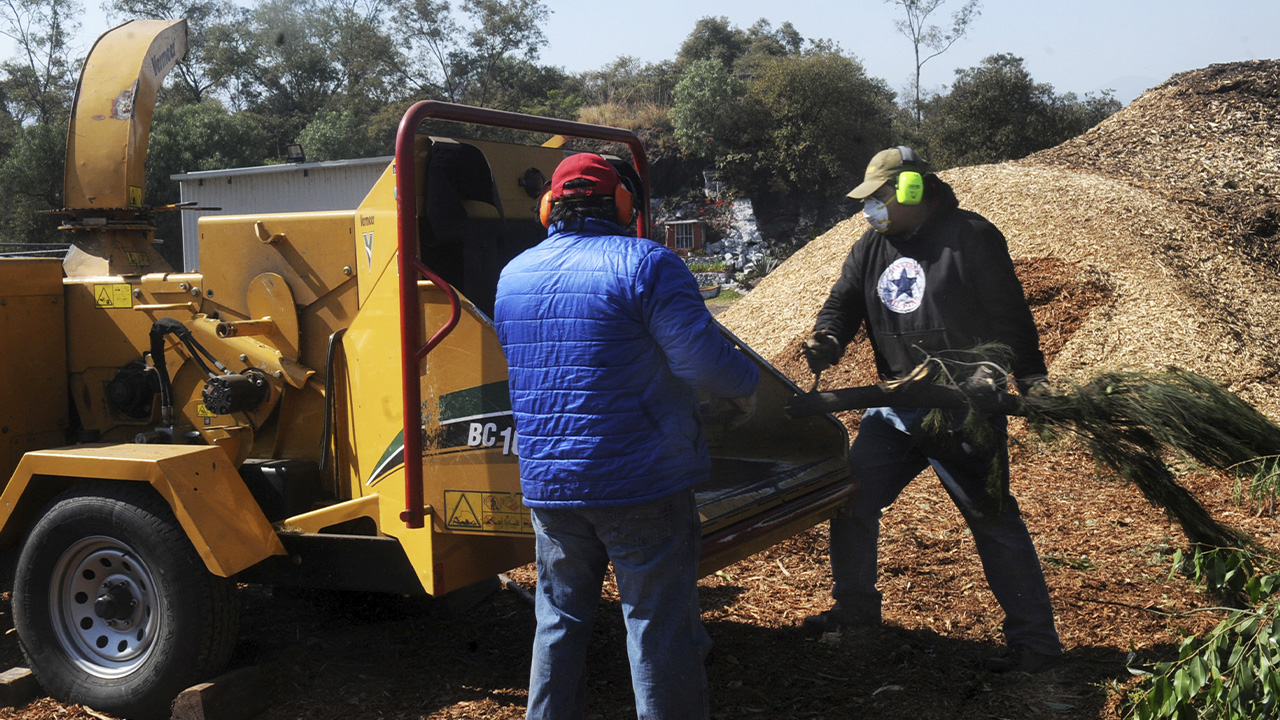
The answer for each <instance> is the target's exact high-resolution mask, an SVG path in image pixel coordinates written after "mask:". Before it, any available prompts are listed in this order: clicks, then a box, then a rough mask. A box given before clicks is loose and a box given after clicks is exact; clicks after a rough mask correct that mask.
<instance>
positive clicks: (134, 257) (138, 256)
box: [125, 252, 151, 268]
mask: <svg viewBox="0 0 1280 720" xmlns="http://www.w3.org/2000/svg"><path fill="white" fill-rule="evenodd" d="M125 256H126V257H128V258H129V264H130V265H132V266H133V267H136V268H143V267H147V266H148V265H150V264H151V259H150V258H148V257H147V254H146V253H142V252H128V253H125Z"/></svg>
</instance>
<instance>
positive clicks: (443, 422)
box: [0, 20, 852, 717]
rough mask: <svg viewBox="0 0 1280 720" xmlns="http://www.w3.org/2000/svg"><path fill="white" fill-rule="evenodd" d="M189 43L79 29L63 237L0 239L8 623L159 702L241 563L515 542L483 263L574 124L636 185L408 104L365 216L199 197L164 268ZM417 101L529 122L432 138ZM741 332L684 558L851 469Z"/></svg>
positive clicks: (360, 585)
mask: <svg viewBox="0 0 1280 720" xmlns="http://www.w3.org/2000/svg"><path fill="white" fill-rule="evenodd" d="M185 42H186V24H185V21H181V20H177V21H134V22H130V23H126V24H125V25H122V26H120V27H118V28H115V29H113V30H111V31H110V32H108V33H106V34H105V35H103V36H102V37H101V38H100V39H99V40H98V41H97V43H96V44H95V45H94V47H93V49H92V50H91V52H90V54H89V56H88V58H87V59H86V62H85V65H84V69H83V74H82V76H81V79H80V83H79V85H78V88H77V91H76V98H75V104H74V109H73V115H72V118H71V122H70V130H69V134H68V145H67V160H66V184H65V202H64V204H65V209H63V210H62V211H60V213H61V218H62V225H61V227H62V229H63V230H64V231H66V233H67V234H68V235H69V236H70V238H71V241H72V242H71V245H72V247H71V249H70V250H69V251H68V253H67V255H66V257H65V259H63V260H61V261H59V260H56V259H3V260H0V348H2V349H0V368H3V370H4V371H5V376H6V377H7V378H9V379H10V382H9V383H8V388H7V390H6V392H5V393H4V394H3V395H0V472H3V475H4V476H5V477H7V478H8V481H7V484H6V485H5V487H4V490H3V495H0V546H3V548H6V549H10V550H11V551H12V552H13V553H16V554H17V559H16V566H15V567H16V570H15V573H14V578H13V617H14V623H15V626H16V628H17V631H18V636H19V638H20V641H21V644H22V648H23V651H24V652H25V654H26V657H27V659H28V661H29V662H30V665H31V667H32V669H33V671H34V672H35V674H36V676H37V679H38V680H39V681H40V683H41V684H42V685H43V687H44V688H45V690H46V691H47V692H48V693H49V694H50V695H52V696H54V697H56V698H59V699H62V700H66V701H70V702H78V703H83V704H86V705H89V706H91V707H95V708H99V709H101V710H105V711H109V712H113V713H116V714H119V715H123V716H128V717H156V716H164V715H166V714H167V712H168V709H169V704H170V702H171V701H172V699H173V698H174V696H175V695H176V694H177V693H179V692H180V691H181V690H183V689H184V688H186V687H188V686H189V685H191V684H193V683H196V682H200V681H203V680H206V679H208V678H210V677H212V676H214V675H216V674H217V673H219V672H220V671H221V670H223V669H224V667H225V665H226V664H227V663H228V662H229V657H230V655H231V651H232V649H233V647H234V645H235V643H236V640H237V619H238V614H237V586H238V584H240V583H263V584H293V585H303V586H311V587H323V588H333V589H344V590H361V591H380V592H387V593H412V594H420V595H421V594H425V595H432V596H439V595H443V594H446V593H449V592H451V591H454V590H458V589H461V588H465V587H468V586H473V585H474V584H476V583H478V582H482V581H485V580H486V579H490V580H491V579H492V578H494V577H495V576H496V575H497V574H499V573H502V572H505V571H507V570H509V569H511V568H514V567H519V566H521V565H524V564H526V563H529V562H530V561H531V560H532V557H533V535H532V530H531V528H530V524H529V514H528V511H527V510H526V509H525V508H524V507H523V505H522V503H521V495H520V482H519V466H518V462H517V455H516V442H515V431H516V428H514V427H513V423H512V416H511V409H510V403H509V399H508V394H507V385H506V380H507V375H506V365H505V363H504V360H503V355H502V351H501V348H500V346H499V344H498V340H497V335H496V333H495V331H494V327H493V324H492V321H491V319H490V316H491V314H492V305H493V297H494V291H495V286H496V282H497V276H498V273H499V271H500V270H501V268H502V266H503V265H504V264H505V263H506V262H507V261H509V260H510V259H511V258H512V257H514V256H515V255H516V254H518V253H519V252H520V251H521V250H523V249H525V248H527V247H530V246H532V245H534V244H536V243H538V242H539V241H541V239H542V238H543V237H545V230H544V228H543V227H542V226H541V224H540V222H539V220H538V213H537V199H538V197H539V195H540V193H541V192H542V190H543V186H544V183H545V182H546V179H547V178H549V177H550V176H551V174H552V171H553V170H554V169H555V167H556V165H557V164H558V163H559V162H560V160H561V159H563V158H564V157H565V156H566V152H567V150H565V149H564V147H563V146H562V143H561V142H560V141H561V140H563V139H564V138H577V139H588V140H593V141H597V142H598V143H603V144H606V145H607V146H608V147H614V148H616V153H617V155H618V157H619V158H621V157H626V158H628V159H627V160H622V159H617V161H616V165H617V167H618V169H619V171H620V172H621V173H622V175H623V176H624V177H626V178H627V179H628V180H629V182H630V183H631V184H632V186H633V187H634V188H635V191H636V194H637V196H638V197H639V198H641V202H639V203H638V206H639V207H640V208H642V209H644V208H646V207H647V205H646V202H645V201H644V200H643V199H644V198H647V197H649V193H648V190H649V186H648V164H647V160H646V156H645V152H644V148H643V147H642V145H641V143H640V142H639V140H638V139H637V137H636V135H635V134H634V133H632V132H629V131H624V130H619V129H616V128H609V127H602V126H596V125H589V124H584V123H578V122H568V121H562V120H555V119H549V118H543V117H533V116H525V115H519V114H514V113H507V112H499V111H492V110H485V109H480V108H472V107H465V106H458V105H450V104H445V103H439V102H429V101H427V102H421V103H418V104H417V105H414V106H413V107H412V108H411V109H410V110H409V111H408V112H407V114H406V115H405V116H404V119H403V120H402V122H401V125H400V128H399V134H398V138H397V144H396V150H395V158H394V161H393V162H391V163H389V165H388V166H387V168H386V169H385V171H384V172H383V173H382V175H381V177H380V178H379V179H378V180H377V181H376V183H375V184H374V185H373V186H372V187H371V188H370V189H369V191H368V194H367V196H366V197H365V198H364V200H363V201H362V202H361V203H360V204H359V206H358V207H357V208H355V209H354V210H344V211H331V212H296V213H280V214H271V215H211V216H206V217H203V218H201V219H200V222H199V268H200V270H201V271H200V272H198V273H194V272H175V271H173V270H172V269H171V268H170V267H169V265H168V264H167V262H166V261H165V260H164V259H163V258H162V256H161V255H160V254H159V253H158V252H157V250H156V247H155V244H156V240H155V238H154V235H155V232H154V225H153V222H152V221H153V218H154V213H155V212H156V211H157V210H158V209H157V208H153V207H150V206H148V205H147V204H146V201H145V198H144V192H143V188H144V166H145V160H146V152H147V140H148V135H149V132H150V123H151V113H152V109H153V106H154V102H155V96H156V92H157V89H158V88H159V86H160V83H161V81H162V79H163V77H164V76H165V74H166V73H167V72H168V71H169V70H170V69H171V68H172V67H173V66H174V64H175V63H176V62H178V61H179V60H180V59H181V58H182V56H183V54H184V52H185ZM427 120H432V121H435V120H441V121H451V122H452V123H455V124H453V125H450V127H459V126H476V127H482V128H504V129H507V130H510V131H521V133H523V135H528V136H530V137H532V138H534V139H533V140H532V141H531V142H530V143H528V144H518V143H509V142H505V141H503V142H497V141H480V140H462V139H454V138H445V137H433V136H430V135H427V134H423V133H422V132H421V128H422V126H423V123H424V121H427ZM459 124H464V125H459ZM523 135H522V136H523ZM649 222H650V219H649V218H648V217H646V216H645V213H643V212H642V213H641V216H640V218H639V220H638V227H639V233H641V234H643V233H645V232H646V230H647V227H648V223H649ZM726 333H727V331H726ZM730 337H731V339H732V336H730ZM735 342H737V341H736V339H735ZM738 345H739V346H740V347H741V350H742V352H744V353H746V354H747V355H748V356H750V357H751V358H753V359H754V361H755V362H757V363H758V364H759V365H760V368H761V371H762V372H761V374H762V375H763V380H762V382H761V386H760V390H759V409H758V411H757V412H756V414H755V415H754V416H753V417H752V419H751V420H750V421H748V422H747V423H746V424H745V425H743V426H741V427H738V428H736V429H734V430H732V431H728V430H726V429H725V428H724V427H723V424H722V423H721V422H720V421H719V420H717V419H716V418H715V417H714V416H712V415H710V414H708V416H707V417H706V419H705V422H706V425H707V436H708V438H709V442H710V445H711V447H712V454H713V456H714V460H713V466H714V467H713V476H712V478H711V479H710V480H709V482H707V483H706V484H705V485H703V486H701V487H700V488H699V490H698V493H697V495H698V504H699V508H700V510H701V513H702V517H703V519H704V537H705V548H704V554H703V560H702V567H701V569H702V571H703V573H711V572H714V571H715V570H717V569H719V568H722V567H724V566H726V565H727V564H729V563H732V562H735V561H737V560H739V559H741V558H744V557H746V556H748V555H750V554H752V553H754V552H757V551H759V550H761V549H763V548H766V547H768V546H770V545H772V544H774V543H776V542H778V541H779V540H781V539H784V538H786V537H788V536H790V535H793V534H795V533H796V532H799V531H801V530H803V529H805V528H808V527H810V526H812V525H814V524H816V523H818V522H820V521H822V520H823V519H825V518H826V517H829V515H830V514H831V512H832V510H833V508H834V507H835V506H837V505H838V504H839V503H841V502H842V501H843V500H844V499H845V498H846V497H847V496H848V494H849V493H850V492H851V490H852V487H851V480H850V477H849V472H848V469H847V465H846V459H845V451H846V447H847V436H846V433H845V431H844V428H843V427H842V426H841V425H840V424H839V423H838V422H837V421H836V420H835V419H834V418H832V417H831V416H829V415H828V416H818V417H809V418H803V419H792V418H789V417H788V416H787V415H786V414H785V412H784V409H783V408H784V405H785V403H786V402H787V400H788V399H789V398H791V397H793V396H794V395H795V394H796V392H797V388H796V387H795V386H794V385H793V384H792V383H791V382H790V381H788V380H787V379H786V378H785V377H783V376H782V375H781V374H780V373H778V372H777V371H776V370H775V369H774V368H772V367H771V366H769V365H768V363H766V362H764V361H763V360H761V359H760V358H759V357H758V356H757V355H756V354H755V353H753V352H752V351H751V350H750V349H749V348H747V347H745V346H743V345H742V344H741V343H740V342H738Z"/></svg>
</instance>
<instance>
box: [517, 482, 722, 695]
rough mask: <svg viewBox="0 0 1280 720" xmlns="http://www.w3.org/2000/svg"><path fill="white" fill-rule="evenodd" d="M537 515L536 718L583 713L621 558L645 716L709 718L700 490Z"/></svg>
mask: <svg viewBox="0 0 1280 720" xmlns="http://www.w3.org/2000/svg"><path fill="white" fill-rule="evenodd" d="M532 515H533V529H534V533H535V536H536V538H537V561H538V587H537V592H536V593H535V598H536V610H535V614H536V616H537V620H538V628H537V632H536V633H535V635H534V639H533V665H532V668H531V670H530V673H529V705H528V711H527V713H526V717H527V718H529V719H530V720H535V719H536V720H577V719H579V718H582V717H583V715H584V712H585V707H586V679H585V677H584V675H585V673H584V670H585V667H584V665H585V663H586V659H587V644H588V643H589V641H590V640H591V625H592V619H593V617H594V614H595V609H596V606H597V605H598V604H599V602H600V590H601V587H602V585H603V583H604V576H605V572H606V570H607V569H608V565H609V562H610V561H612V562H613V571H614V576H615V577H616V579H617V582H618V594H619V595H620V596H621V598H622V615H623V620H624V621H625V623H626V627H627V657H628V658H629V659H630V662H631V684H632V689H633V690H634V691H635V697H636V715H637V717H638V718H639V720H672V719H675V718H681V719H684V718H689V719H696V720H705V718H707V717H708V716H709V714H710V703H709V692H708V688H707V675H706V669H705V667H704V665H703V661H704V660H705V658H706V655H707V652H708V651H709V650H710V649H711V637H710V636H709V635H707V631H706V629H705V628H703V627H702V611H701V609H700V608H699V606H698V555H699V553H700V551H701V546H702V526H701V522H700V521H699V519H698V510H697V507H696V505H695V504H694V497H693V491H692V490H686V491H682V492H677V493H673V494H671V495H668V496H667V497H664V498H662V499H660V500H656V501H654V502H649V503H645V504H643V505H633V506H628V507H602V508H569V509H560V508H556V509H550V508H533V509H532Z"/></svg>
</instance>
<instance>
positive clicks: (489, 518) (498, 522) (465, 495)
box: [444, 490, 533, 535]
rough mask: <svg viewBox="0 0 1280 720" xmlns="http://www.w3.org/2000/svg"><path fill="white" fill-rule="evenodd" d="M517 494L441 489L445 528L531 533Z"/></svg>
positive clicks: (528, 519)
mask: <svg viewBox="0 0 1280 720" xmlns="http://www.w3.org/2000/svg"><path fill="white" fill-rule="evenodd" d="M520 498H521V495H520V493H492V492H481V491H478V490H445V491H444V503H445V508H446V515H445V527H447V528H449V529H450V530H474V531H479V532H495V533H514V534H519V535H532V534H533V524H532V521H531V519H530V517H529V509H528V508H526V507H525V506H524V503H522V502H520Z"/></svg>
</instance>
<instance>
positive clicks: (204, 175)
mask: <svg viewBox="0 0 1280 720" xmlns="http://www.w3.org/2000/svg"><path fill="white" fill-rule="evenodd" d="M392 159H393V158H391V157H390V156H388V157H377V158H365V159H360V160H336V161H332V162H318V163H295V164H289V165H266V166H262V167H250V168H234V169H231V170H205V171H201V172H190V173H183V174H181V175H173V176H172V179H173V180H176V181H177V182H178V187H179V191H180V197H181V201H182V202H184V203H187V202H194V203H195V205H196V207H216V208H219V209H218V210H183V211H181V212H182V258H183V260H182V265H183V268H182V269H183V271H185V272H195V271H198V270H199V269H200V268H199V265H200V251H199V241H200V235H199V232H198V231H197V225H196V223H197V221H198V220H199V218H200V217H202V216H205V215H245V214H250V213H278V212H307V211H312V210H354V209H355V208H356V207H357V206H359V205H360V203H361V201H363V200H364V198H365V195H367V194H368V193H369V190H370V189H372V188H373V184H374V183H375V182H377V180H378V178H379V177H381V176H382V173H383V171H385V170H386V168H387V165H389V164H391V161H392Z"/></svg>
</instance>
